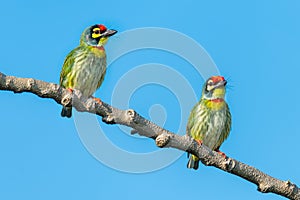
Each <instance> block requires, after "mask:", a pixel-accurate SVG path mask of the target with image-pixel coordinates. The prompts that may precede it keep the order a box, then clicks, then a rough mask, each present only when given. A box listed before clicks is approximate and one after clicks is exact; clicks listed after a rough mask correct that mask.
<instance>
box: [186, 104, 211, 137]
mask: <svg viewBox="0 0 300 200" xmlns="http://www.w3.org/2000/svg"><path fill="white" fill-rule="evenodd" d="M207 117H208V110H207V108H206V107H205V104H204V102H203V100H200V101H199V102H198V103H197V104H196V105H195V106H194V108H193V109H192V111H191V114H190V117H189V120H188V124H187V129H186V132H187V134H188V135H189V136H191V137H193V138H194V139H197V140H202V137H203V134H206V132H207V131H208V123H207V121H208V119H207Z"/></svg>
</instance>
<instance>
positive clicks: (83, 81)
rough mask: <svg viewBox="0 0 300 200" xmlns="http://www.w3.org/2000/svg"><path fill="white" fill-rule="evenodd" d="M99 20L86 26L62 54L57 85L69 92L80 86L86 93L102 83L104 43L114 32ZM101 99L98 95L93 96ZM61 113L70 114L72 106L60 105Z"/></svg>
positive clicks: (86, 95)
mask: <svg viewBox="0 0 300 200" xmlns="http://www.w3.org/2000/svg"><path fill="white" fill-rule="evenodd" d="M116 33H117V31H116V30H112V29H111V30H109V29H107V28H106V27H105V26H104V25H102V24H96V25H93V26H90V27H88V28H86V29H85V30H84V31H83V33H82V35H81V38H80V43H79V46H78V47H76V48H75V49H73V50H72V51H71V52H70V53H69V54H68V55H67V57H66V59H65V61H64V64H63V67H62V70H61V73H60V85H61V86H62V87H64V88H66V89H68V90H69V91H70V92H72V91H73V89H77V90H80V91H81V93H82V94H83V95H84V96H85V97H90V96H91V95H92V94H93V93H94V92H95V91H96V90H97V89H98V88H99V87H100V86H101V84H102V82H103V80H104V76H105V73H106V53H105V49H104V45H105V44H106V42H107V40H108V38H109V37H111V36H112V35H114V34H116ZM96 100H97V101H99V102H101V101H100V99H96ZM61 116H62V117H71V116H72V107H71V106H68V107H66V106H64V107H63V109H62V111H61Z"/></svg>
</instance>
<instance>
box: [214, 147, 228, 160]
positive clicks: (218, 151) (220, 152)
mask: <svg viewBox="0 0 300 200" xmlns="http://www.w3.org/2000/svg"><path fill="white" fill-rule="evenodd" d="M216 152H217V153H218V154H220V155H221V156H223V157H224V158H226V157H227V156H226V154H225V153H224V152H222V151H220V150H219V149H217V150H216Z"/></svg>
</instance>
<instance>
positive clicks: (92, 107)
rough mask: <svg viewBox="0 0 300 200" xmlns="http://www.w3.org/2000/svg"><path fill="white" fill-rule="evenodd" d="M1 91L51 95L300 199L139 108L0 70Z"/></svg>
mask: <svg viewBox="0 0 300 200" xmlns="http://www.w3.org/2000/svg"><path fill="white" fill-rule="evenodd" d="M0 90H7V91H13V92H14V93H21V92H30V93H33V94H36V95H37V96H39V97H41V98H50V99H53V100H55V101H56V102H57V103H58V104H61V105H72V106H73V107H74V108H75V109H76V110H78V111H80V112H89V113H96V114H97V115H99V116H101V117H102V120H103V121H104V122H105V123H108V124H122V125H125V126H129V127H131V128H133V129H134V131H133V133H138V134H139V135H141V136H145V137H149V138H152V139H154V140H155V142H156V145H157V146H158V147H160V148H166V147H172V148H176V149H179V150H182V151H186V152H189V153H192V154H194V155H196V156H198V157H199V158H200V160H201V162H202V163H203V164H204V165H208V166H214V167H216V168H219V169H221V170H223V171H226V172H228V173H231V174H235V175H237V176H239V177H241V178H243V179H246V180H248V181H249V182H252V183H254V184H256V185H257V186H258V191H260V192H263V193H268V192H269V193H275V194H278V195H281V196H284V197H286V198H289V199H295V200H300V189H299V188H298V187H297V186H296V185H295V184H293V183H291V182H290V181H282V180H279V179H276V178H274V177H272V176H269V175H267V174H265V173H263V172H262V171H260V170H258V169H256V168H254V167H252V166H249V165H246V164H244V163H242V162H239V161H237V160H235V159H232V158H224V157H222V156H221V155H219V154H218V153H216V152H214V151H211V150H210V149H208V148H207V147H206V146H204V145H201V146H199V145H198V143H197V142H195V141H194V140H193V139H191V138H190V137H188V136H186V135H184V136H180V135H177V134H174V133H172V132H170V131H168V130H166V129H163V128H161V127H159V126H157V125H156V124H154V123H152V122H151V121H149V120H147V119H145V118H143V117H142V116H140V115H139V114H138V113H137V112H136V111H134V110H131V109H128V110H120V109H118V108H114V107H112V106H110V105H109V104H106V103H104V102H103V103H102V104H99V103H98V102H97V101H95V100H94V99H93V98H85V97H84V96H82V94H81V93H80V91H77V90H74V92H73V93H72V94H71V93H69V91H68V90H66V89H64V88H62V87H60V86H59V85H57V84H54V83H47V82H44V81H40V80H35V79H32V78H17V77H13V76H6V75H4V74H2V73H1V72H0Z"/></svg>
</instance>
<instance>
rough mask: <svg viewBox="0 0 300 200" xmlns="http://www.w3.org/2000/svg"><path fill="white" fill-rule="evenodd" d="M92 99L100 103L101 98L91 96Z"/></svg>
mask: <svg viewBox="0 0 300 200" xmlns="http://www.w3.org/2000/svg"><path fill="white" fill-rule="evenodd" d="M93 99H94V100H95V101H97V102H98V103H99V104H100V105H102V101H101V99H99V98H96V97H93Z"/></svg>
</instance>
